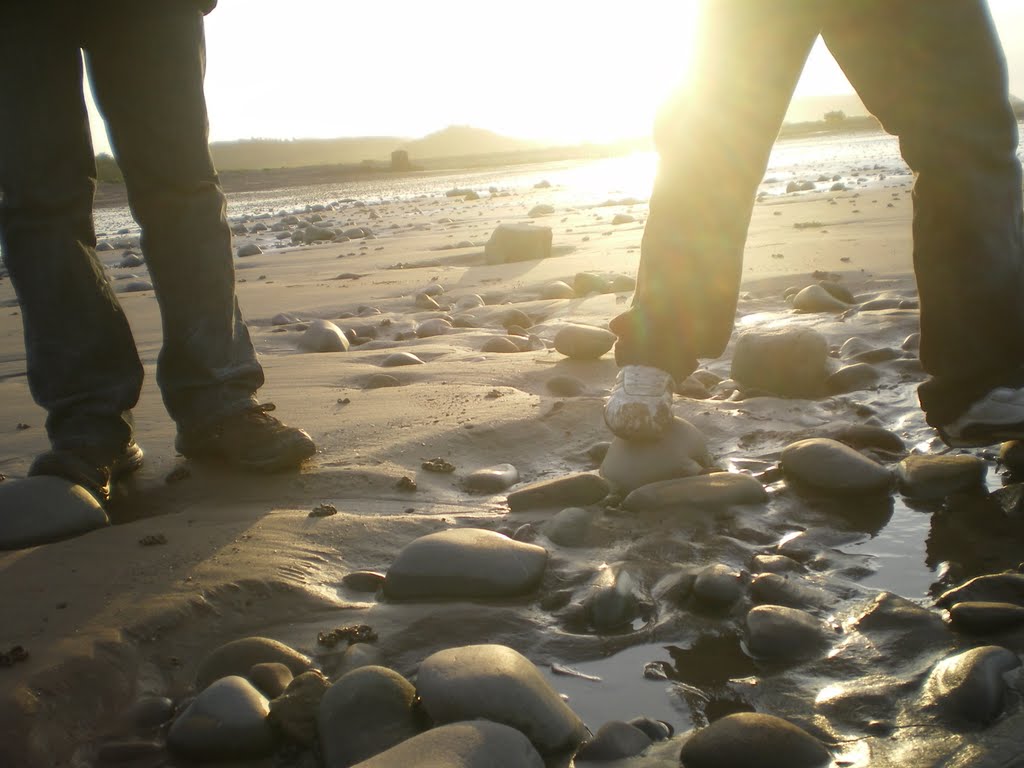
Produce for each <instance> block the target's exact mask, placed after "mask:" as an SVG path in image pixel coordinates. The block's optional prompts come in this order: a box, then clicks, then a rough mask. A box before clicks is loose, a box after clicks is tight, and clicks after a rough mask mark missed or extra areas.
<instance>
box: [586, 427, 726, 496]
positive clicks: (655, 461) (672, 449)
mask: <svg viewBox="0 0 1024 768" xmlns="http://www.w3.org/2000/svg"><path fill="white" fill-rule="evenodd" d="M710 463H711V457H710V455H709V454H708V447H707V441H706V440H705V438H704V435H703V434H702V433H701V431H700V430H699V429H697V428H696V427H695V426H693V425H692V424H690V422H688V421H685V420H683V419H680V418H675V419H673V420H672V424H671V426H670V427H669V428H668V429H667V430H666V431H665V433H664V435H662V436H661V437H659V438H658V439H657V440H650V441H644V442H634V441H629V440H624V439H622V438H621V437H615V438H613V439H612V442H611V445H610V446H609V448H608V452H607V453H606V454H605V457H604V460H603V461H602V462H601V469H600V472H601V477H603V478H605V479H606V480H607V481H608V482H609V483H611V484H612V487H614V488H615V489H616V490H618V491H621V492H623V493H629V492H630V491H633V490H635V489H637V488H639V487H641V486H644V485H650V484H651V483H657V482H660V481H662V480H672V479H674V478H680V477H692V476H694V475H698V474H700V473H701V471H703V469H704V467H705V466H707V465H709V464H710Z"/></svg>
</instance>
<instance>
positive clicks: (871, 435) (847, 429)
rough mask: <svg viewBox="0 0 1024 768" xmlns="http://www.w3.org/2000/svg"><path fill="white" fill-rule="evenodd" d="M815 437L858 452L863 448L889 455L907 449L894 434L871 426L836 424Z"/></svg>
mask: <svg viewBox="0 0 1024 768" xmlns="http://www.w3.org/2000/svg"><path fill="white" fill-rule="evenodd" d="M817 437H827V438H831V439H832V440H838V441H839V442H840V443H845V444H846V445H848V446H850V447H851V448H854V449H856V450H858V451H859V450H861V449H863V448H878V449H880V450H883V451H888V452H889V453H904V452H905V451H906V449H907V448H906V446H905V445H904V444H903V438H901V437H900V436H899V435H897V434H896V433H895V432H891V431H890V430H888V429H884V428H883V427H876V426H873V425H871V424H836V425H833V426H831V427H829V428H828V429H827V430H825V431H824V432H823V433H822V434H819V435H817Z"/></svg>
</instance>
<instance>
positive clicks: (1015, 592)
mask: <svg viewBox="0 0 1024 768" xmlns="http://www.w3.org/2000/svg"><path fill="white" fill-rule="evenodd" d="M968 601H981V602H995V603H1013V604H1014V605H1020V606H1024V573H1015V572H1013V571H1010V572H1007V573H987V574H985V575H984V576H975V577H974V578H973V579H970V580H968V581H966V582H964V583H963V584H961V585H960V586H958V587H954V588H953V589H950V590H947V591H945V592H943V593H942V594H941V595H940V596H939V599H938V600H936V601H935V603H936V605H938V606H940V607H942V608H949V607H951V606H954V605H956V604H957V603H963V602H968Z"/></svg>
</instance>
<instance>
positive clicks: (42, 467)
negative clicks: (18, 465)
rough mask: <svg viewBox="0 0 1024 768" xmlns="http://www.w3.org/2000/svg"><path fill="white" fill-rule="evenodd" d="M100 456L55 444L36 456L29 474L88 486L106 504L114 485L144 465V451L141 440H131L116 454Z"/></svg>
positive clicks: (89, 490) (86, 488)
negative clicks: (137, 441) (140, 445)
mask: <svg viewBox="0 0 1024 768" xmlns="http://www.w3.org/2000/svg"><path fill="white" fill-rule="evenodd" d="M97 456H98V454H96V453H95V452H91V451H84V450H83V451H78V450H71V449H68V448H54V449H53V450H49V451H47V452H46V453H41V454H39V455H38V456H36V458H35V461H33V462H32V466H31V467H29V470H28V475H29V477H35V476H38V475H49V476H52V477H62V478H64V479H65V480H67V481H68V482H71V483H74V484H75V485H80V486H82V487H83V488H85V490H87V491H88V492H89V493H91V494H92V495H93V496H94V497H96V500H97V501H98V502H100V504H106V503H107V502H108V501H110V488H111V486H112V485H113V484H114V483H116V482H117V481H118V480H120V479H121V478H123V477H127V476H128V475H130V474H131V473H133V472H135V471H136V470H138V469H139V467H141V466H142V461H143V453H142V448H140V447H139V444H138V443H136V442H135V441H134V440H132V441H131V442H129V443H128V446H127V447H126V448H125V449H124V451H122V452H121V453H119V454H117V455H115V456H113V457H109V458H98V457H97Z"/></svg>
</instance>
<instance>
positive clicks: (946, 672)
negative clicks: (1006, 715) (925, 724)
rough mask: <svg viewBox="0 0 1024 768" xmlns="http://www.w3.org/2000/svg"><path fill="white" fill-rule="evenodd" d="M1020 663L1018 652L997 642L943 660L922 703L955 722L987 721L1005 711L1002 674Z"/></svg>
mask: <svg viewBox="0 0 1024 768" xmlns="http://www.w3.org/2000/svg"><path fill="white" fill-rule="evenodd" d="M1020 665H1021V662H1020V659H1019V658H1018V657H1017V654H1015V653H1013V652H1012V651H1009V650H1007V649H1006V648H1002V647H1001V646H997V645H986V646H982V647H980V648H972V649H971V650H969V651H964V652H963V653H959V654H957V655H956V656H951V657H949V658H947V659H943V660H942V661H940V662H939V663H938V664H937V665H936V667H935V668H934V669H933V670H932V672H931V674H930V675H929V676H928V680H927V681H926V682H925V686H924V691H923V692H922V696H921V705H922V707H923V708H924V709H926V710H930V709H934V710H937V711H938V712H939V713H941V714H942V715H943V716H945V717H946V718H947V719H949V720H952V721H954V722H956V721H967V722H971V723H977V724H981V725H985V724H988V723H990V722H992V721H993V720H994V719H995V718H996V717H998V716H999V714H1000V713H1001V712H1002V711H1003V706H1004V704H1005V701H1006V688H1007V686H1006V681H1005V680H1004V679H1003V675H1004V674H1005V673H1006V672H1009V671H1010V670H1013V669H1016V668H1017V667H1019V666H1020Z"/></svg>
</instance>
